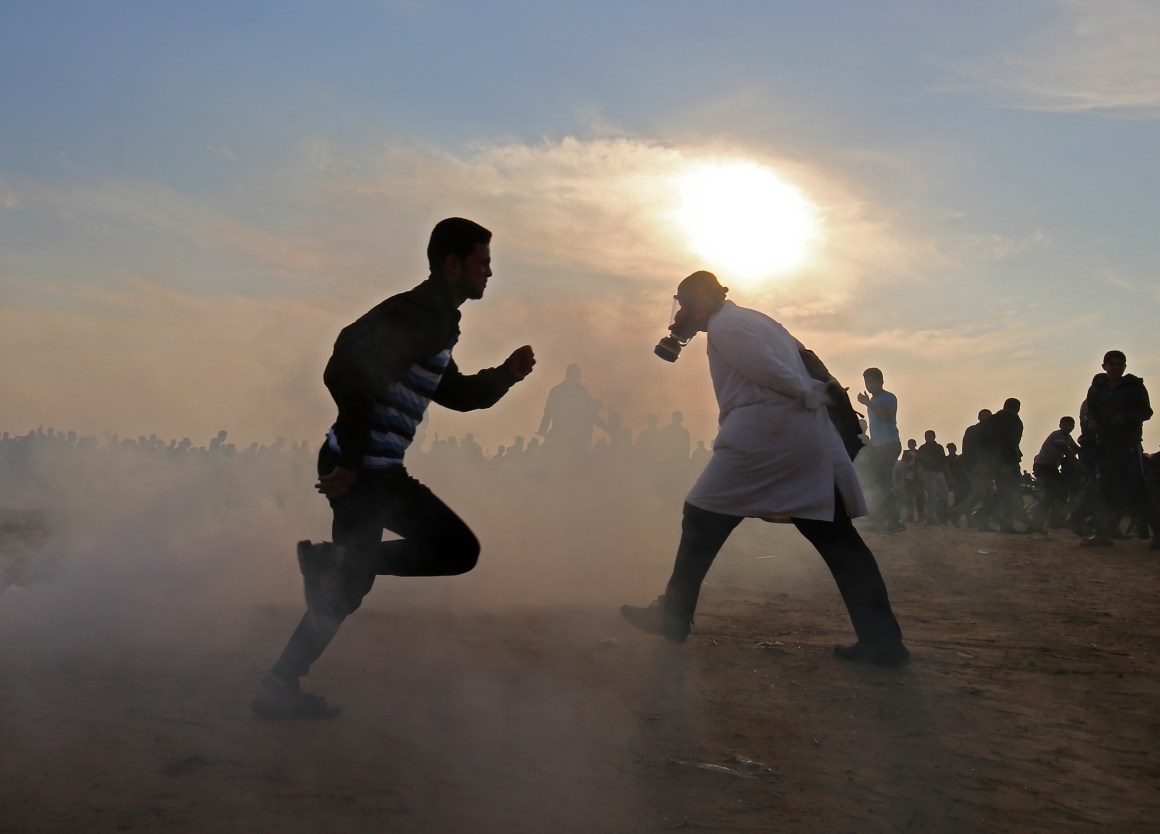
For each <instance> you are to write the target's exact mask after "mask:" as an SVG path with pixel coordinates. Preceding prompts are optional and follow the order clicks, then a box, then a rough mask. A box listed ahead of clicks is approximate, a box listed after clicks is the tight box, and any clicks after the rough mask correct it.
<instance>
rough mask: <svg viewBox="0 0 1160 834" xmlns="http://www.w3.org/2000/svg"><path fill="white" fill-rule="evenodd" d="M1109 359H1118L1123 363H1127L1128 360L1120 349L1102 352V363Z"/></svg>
mask: <svg viewBox="0 0 1160 834" xmlns="http://www.w3.org/2000/svg"><path fill="white" fill-rule="evenodd" d="M1109 359H1119V360H1120V361H1121V362H1123V363H1124V364H1127V362H1128V357H1126V356H1124V352H1123V351H1122V350H1109V351H1108V352H1107V353H1105V354H1104V364H1107V361H1108V360H1109Z"/></svg>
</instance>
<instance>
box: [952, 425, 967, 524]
mask: <svg viewBox="0 0 1160 834" xmlns="http://www.w3.org/2000/svg"><path fill="white" fill-rule="evenodd" d="M947 473H948V486H949V487H950V490H951V493H952V495H953V498H952V503H955V504H957V503H958V502H959V501H961V500H962V499H964V498H966V497H967V495H968V494H970V491H971V481H970V479H969V478H968V477H967V470H966V467H965V466H963V457H962V455H960V454H959V447H958V446H956V445H955V444H954V443H948V444H947ZM947 517H948V518H950V512H949V511H948V513H947ZM953 520H954V522H955V524H956V526H957V525H958V520H957V519H953Z"/></svg>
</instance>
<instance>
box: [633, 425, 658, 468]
mask: <svg viewBox="0 0 1160 834" xmlns="http://www.w3.org/2000/svg"><path fill="white" fill-rule="evenodd" d="M644 423H645V425H644V428H643V429H641V431H640V434H638V435H637V436H636V457H637V460H639V461H640V462H641V463H642V464H643V465H644V466H645V468H647V469H650V470H654V471H655V470H656V468H657V467H659V466H660V463H661V461H663V460H664V457H665V445H664V439H663V438H662V437H661V430H660V429H659V428H657V416H656V415H655V414H646V415H645V418H644Z"/></svg>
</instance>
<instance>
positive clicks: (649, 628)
mask: <svg viewBox="0 0 1160 834" xmlns="http://www.w3.org/2000/svg"><path fill="white" fill-rule="evenodd" d="M620 616H622V617H624V619H626V620H628V622H629V623H631V624H632V625H634V626H636V627H637V628H639V629H640V630H641V631H643V632H645V633H646V634H655V635H657V636H659V637H664V638H665V639H666V640H668V641H670V642H672V643H684V642H685V640H686V639H687V638H688V636H689V626H690V625H691V623H690V622H684V621H682V620H681V619H680V618H679V617H676V616H673V615H672V614H669V613H668V612H667V611H665V595H664V594H661V595H660V596H659V597H657V598H656V599H655V600H653V601H652V602H651V603H650V604H649V605H648V606H646V607H643V608H642V607H640V606H637V605H622V606H620Z"/></svg>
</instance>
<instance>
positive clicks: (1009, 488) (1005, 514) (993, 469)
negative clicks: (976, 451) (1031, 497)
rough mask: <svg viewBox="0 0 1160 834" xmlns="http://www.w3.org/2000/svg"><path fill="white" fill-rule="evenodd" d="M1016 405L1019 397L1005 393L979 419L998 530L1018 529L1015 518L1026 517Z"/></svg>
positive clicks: (1019, 425)
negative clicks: (999, 405) (1000, 402)
mask: <svg viewBox="0 0 1160 834" xmlns="http://www.w3.org/2000/svg"><path fill="white" fill-rule="evenodd" d="M1020 407H1021V404H1020V402H1019V400H1017V399H1015V398H1014V397H1008V398H1007V399H1006V400H1004V401H1003V407H1002V408H1001V409H999V410H998V411H996V412H995V413H994V414H992V415H991V416H990V417H989V418H988V419H987V420H986V422H984V423H983V435H982V438H981V440H982V442H981V443H980V450H981V452H982V455H983V460H984V461H986V463H987V467H988V470H989V472H990V474H991V477H992V478H993V479H994V481H995V493H994V495H993V496H992V497H991V500H992V502H993V513H992V514H993V515H994V516H995V518H996V519H997V520H998V522H999V532H1000V533H1015V532H1018V531H1017V530H1016V529H1015V524H1014V522H1015V519H1016V518H1020V519H1023V520H1027V519H1026V515H1027V513H1026V511H1025V510H1024V509H1023V496H1022V494H1021V493H1020V491H1019V480H1020V469H1019V464H1020V461H1022V460H1023V452H1022V451H1021V450H1020V449H1019V444H1020V442H1022V440H1023V420H1022V419H1020V417H1019V409H1020ZM1031 526H1032V527H1036V526H1040V525H1039V522H1038V520H1034V521H1032V522H1031Z"/></svg>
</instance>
